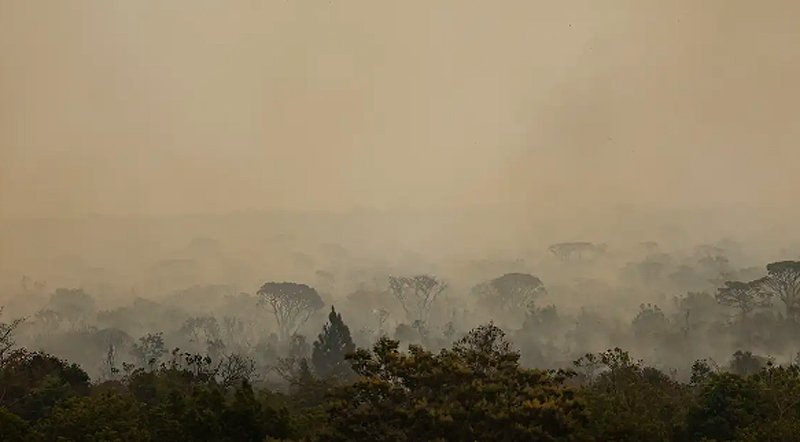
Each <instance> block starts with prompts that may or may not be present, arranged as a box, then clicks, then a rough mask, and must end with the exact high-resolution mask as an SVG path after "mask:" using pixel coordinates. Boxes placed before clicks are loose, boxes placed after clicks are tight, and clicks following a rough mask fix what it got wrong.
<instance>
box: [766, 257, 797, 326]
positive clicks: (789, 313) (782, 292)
mask: <svg viewBox="0 0 800 442" xmlns="http://www.w3.org/2000/svg"><path fill="white" fill-rule="evenodd" d="M758 281H759V283H760V286H761V288H762V289H763V290H765V291H766V293H767V294H769V295H771V296H775V297H777V298H778V299H780V300H781V302H782V303H783V305H784V307H785V309H786V317H787V318H788V319H790V320H792V321H798V320H800V261H778V262H773V263H770V264H767V276H765V277H763V278H761V279H760V280H758Z"/></svg>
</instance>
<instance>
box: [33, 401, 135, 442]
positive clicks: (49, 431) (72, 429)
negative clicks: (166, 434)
mask: <svg viewBox="0 0 800 442" xmlns="http://www.w3.org/2000/svg"><path fill="white" fill-rule="evenodd" d="M36 431H37V432H38V433H39V435H40V436H41V437H42V439H43V440H49V441H87V442H89V441H92V442H94V441H98V442H99V441H120V442H123V441H147V440H150V438H149V435H148V432H147V428H146V427H145V425H144V420H143V419H142V412H141V410H140V405H139V403H138V402H137V401H136V400H135V399H134V398H133V397H132V396H130V395H127V394H120V393H117V392H114V391H107V392H104V393H101V394H99V395H97V396H86V397H73V398H70V399H67V400H66V401H64V402H62V403H60V404H59V405H58V406H57V407H56V408H55V409H54V410H53V414H52V415H51V416H50V417H48V418H47V419H44V420H43V421H42V422H40V423H39V424H38V425H37V426H36Z"/></svg>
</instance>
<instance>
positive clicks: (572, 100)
mask: <svg viewBox="0 0 800 442" xmlns="http://www.w3.org/2000/svg"><path fill="white" fill-rule="evenodd" d="M799 9H800V6H797V5H796V4H795V3H794V2H788V1H786V2H760V3H753V2H747V1H714V2H694V1H684V2H670V4H669V5H665V4H664V3H663V2H642V1H616V2H611V3H608V2H606V3H604V4H602V5H601V4H599V3H597V2H557V3H552V2H529V1H519V2H504V3H503V4H502V5H495V4H490V3H486V2H477V1H475V2H464V1H458V2H437V3H436V4H435V5H434V4H431V3H430V2H402V4H390V3H386V2H369V1H331V2H305V1H288V2H287V1H267V2H258V1H231V2H213V1H175V2H169V3H166V4H165V3H163V2H149V1H142V2H100V1H74V2H29V1H15V0H10V1H5V2H3V3H2V5H0V63H1V64H0V65H1V66H2V69H1V70H0V96H1V97H2V99H1V100H0V124H2V127H0V146H2V148H1V149H0V215H2V216H3V217H6V218H8V217H14V218H16V217H24V216H48V217H50V216H83V215H86V214H90V213H95V214H102V215H164V214H185V213H196V212H204V213H208V212H211V213H222V212H227V211H231V210H249V209H301V210H349V209H351V208H353V207H368V208H378V209H397V208H402V209H430V208H434V207H435V208H452V207H463V206H475V205H481V204H503V205H511V206H519V207H524V208H526V210H530V211H534V212H535V209H534V208H535V207H539V206H541V205H544V206H547V207H548V208H549V209H552V208H553V207H556V206H557V207H560V208H561V209H562V210H564V211H566V212H569V211H572V210H576V209H577V208H585V207H601V206H608V205H614V204H626V205H636V206H648V207H651V208H664V207H670V208H686V207H691V208H708V207H719V206H731V205H759V206H775V207H779V206H782V205H784V204H785V202H786V201H787V200H791V199H792V197H793V193H794V192H793V189H794V188H795V187H796V186H797V184H798V182H797V181H798V175H797V174H796V173H795V169H796V164H797V160H798V156H800V153H798V152H799V151H798V150H797V149H796V147H795V143H794V142H793V141H794V140H795V139H796V138H797V135H798V133H797V131H798V130H800V129H798V126H797V124H795V123H796V121H797V117H798V109H797V106H796V103H797V102H798V101H799V100H798V98H800V96H798V94H800V88H797V87H794V82H795V81H796V80H795V79H796V78H798V74H800V71H799V70H798V68H799V67H800V45H798V44H796V42H797V41H798V40H799V38H798V37H800V36H798V35H797V34H798V33H800V31H798V30H797V27H796V26H795V25H796V23H797V19H798V18H799V17H798V12H799V11H798V10H799Z"/></svg>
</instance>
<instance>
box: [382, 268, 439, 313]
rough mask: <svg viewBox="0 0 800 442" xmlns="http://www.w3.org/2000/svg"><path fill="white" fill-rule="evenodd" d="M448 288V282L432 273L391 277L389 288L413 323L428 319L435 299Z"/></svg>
mask: <svg viewBox="0 0 800 442" xmlns="http://www.w3.org/2000/svg"><path fill="white" fill-rule="evenodd" d="M446 288H447V283H445V282H444V281H440V280H438V279H436V277H435V276H431V275H417V276H397V277H396V276H390V277H389V290H390V291H391V293H392V295H394V297H395V299H397V302H399V303H400V306H401V307H402V308H403V311H404V312H405V313H406V317H407V318H408V320H409V322H412V323H413V322H414V321H424V322H427V321H428V316H429V315H430V310H431V307H432V306H433V303H434V301H436V298H437V297H438V296H439V295H440V294H441V293H442V292H443V291H444V290H445V289H446Z"/></svg>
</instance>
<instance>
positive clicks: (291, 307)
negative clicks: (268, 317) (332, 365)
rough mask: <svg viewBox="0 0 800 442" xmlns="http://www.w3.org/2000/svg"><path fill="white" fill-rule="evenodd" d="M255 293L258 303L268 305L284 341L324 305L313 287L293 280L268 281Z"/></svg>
mask: <svg viewBox="0 0 800 442" xmlns="http://www.w3.org/2000/svg"><path fill="white" fill-rule="evenodd" d="M257 294H258V296H259V300H258V302H259V304H260V305H268V306H269V307H270V309H271V310H272V313H273V314H274V315H275V321H276V322H277V323H278V329H279V331H280V335H281V338H282V339H283V340H284V341H285V340H286V339H288V338H289V337H290V336H292V335H294V334H295V333H297V330H298V329H299V328H300V327H301V326H302V325H303V324H305V323H306V321H308V318H310V317H311V315H312V314H314V312H316V311H317V310H319V309H321V308H322V306H323V305H325V303H324V302H322V298H320V296H319V294H318V293H317V291H316V290H314V288H312V287H309V286H307V285H305V284H298V283H295V282H268V283H266V284H264V285H262V286H261V288H260V289H259V290H258V292H257Z"/></svg>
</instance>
